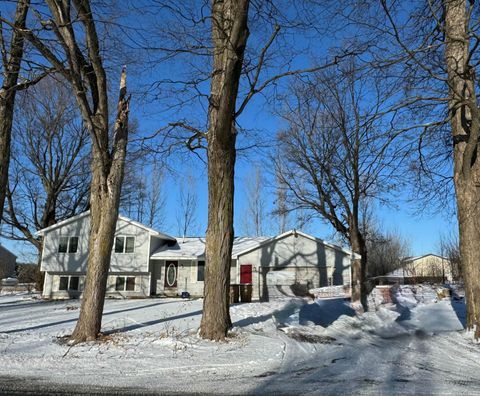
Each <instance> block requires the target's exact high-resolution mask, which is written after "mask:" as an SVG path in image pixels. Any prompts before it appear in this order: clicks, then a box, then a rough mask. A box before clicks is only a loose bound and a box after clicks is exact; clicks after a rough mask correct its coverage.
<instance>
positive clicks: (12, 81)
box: [0, 0, 30, 219]
mask: <svg viewBox="0 0 480 396" xmlns="http://www.w3.org/2000/svg"><path fill="white" fill-rule="evenodd" d="M29 6H30V1H29V0H19V1H18V2H17V8H16V11H15V16H14V20H13V28H12V29H11V31H12V34H11V40H10V46H8V45H7V42H6V38H5V31H4V26H3V24H1V23H0V51H1V55H2V85H1V87H0V219H1V218H2V214H3V206H4V203H5V192H6V187H7V183H8V167H9V162H10V141H11V134H12V125H13V114H14V108H15V95H16V93H17V91H18V89H19V88H20V86H21V84H18V79H19V75H20V67H21V62H22V59H23V54H24V37H23V35H22V34H20V33H19V32H18V30H17V29H24V28H25V24H26V21H27V13H28V8H29Z"/></svg>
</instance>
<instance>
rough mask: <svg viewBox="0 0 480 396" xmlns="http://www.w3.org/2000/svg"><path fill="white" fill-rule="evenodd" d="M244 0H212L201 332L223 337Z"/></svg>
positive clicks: (228, 324)
mask: <svg viewBox="0 0 480 396" xmlns="http://www.w3.org/2000/svg"><path fill="white" fill-rule="evenodd" d="M248 7H249V0H224V1H222V0H213V2H212V40H213V46H214V54H213V73H212V80H211V94H210V103H209V109H208V118H209V119H208V121H209V129H208V136H207V142H208V147H207V157H208V228H207V235H206V253H205V254H206V265H205V288H204V301H203V315H202V321H201V325H200V336H201V337H202V338H206V339H211V340H223V339H225V337H226V335H227V332H228V329H229V328H230V327H231V324H232V323H231V319H230V312H229V286H230V265H231V261H232V245H233V237H234V231H233V197H234V170H235V158H236V149H235V142H236V130H235V125H234V123H235V105H236V100H237V95H238V85H239V80H240V73H241V69H242V62H243V55H244V51H245V46H246V44H247V38H248V27H247V20H248Z"/></svg>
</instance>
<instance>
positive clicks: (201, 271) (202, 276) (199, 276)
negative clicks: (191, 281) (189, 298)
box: [197, 261, 205, 282]
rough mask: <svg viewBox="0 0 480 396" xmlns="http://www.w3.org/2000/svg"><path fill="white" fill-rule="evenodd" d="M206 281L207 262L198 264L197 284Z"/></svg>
mask: <svg viewBox="0 0 480 396" xmlns="http://www.w3.org/2000/svg"><path fill="white" fill-rule="evenodd" d="M204 280H205V261H198V262H197V282H203V281H204Z"/></svg>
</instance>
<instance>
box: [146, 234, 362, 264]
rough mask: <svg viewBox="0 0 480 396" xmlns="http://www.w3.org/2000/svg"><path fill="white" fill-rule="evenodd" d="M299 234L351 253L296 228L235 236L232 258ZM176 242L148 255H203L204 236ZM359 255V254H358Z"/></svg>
mask: <svg viewBox="0 0 480 396" xmlns="http://www.w3.org/2000/svg"><path fill="white" fill-rule="evenodd" d="M292 234H293V235H301V236H303V237H305V238H309V239H311V240H313V241H315V242H318V243H321V244H323V245H325V246H328V247H330V248H332V249H336V250H340V251H342V252H344V253H346V254H349V255H351V254H352V252H351V251H350V250H348V249H345V248H342V247H340V246H337V245H333V244H331V243H328V242H325V241H324V240H322V239H319V238H316V237H314V236H311V235H308V234H305V233H303V232H301V231H298V230H290V231H287V232H285V233H283V234H280V235H277V236H276V237H273V238H271V237H237V238H235V239H234V240H233V248H232V258H234V259H237V258H238V256H241V255H243V254H246V253H249V252H251V251H253V250H255V249H258V248H259V247H261V246H264V245H266V244H269V243H271V242H274V241H277V240H279V239H282V238H285V237H287V236H289V235H292ZM176 240H177V243H176V244H175V245H173V246H162V247H161V248H160V249H158V250H157V251H155V252H154V253H153V254H152V255H151V256H150V257H151V258H152V259H178V258H183V259H191V260H192V259H196V258H199V257H202V258H203V257H205V238H204V237H188V238H187V237H186V238H182V237H177V238H176ZM357 256H358V255H357ZM358 257H360V256H358Z"/></svg>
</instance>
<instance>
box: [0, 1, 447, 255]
mask: <svg viewBox="0 0 480 396" xmlns="http://www.w3.org/2000/svg"><path fill="white" fill-rule="evenodd" d="M190 3H191V4H195V1H193V2H190ZM139 4H140V2H139ZM158 16H159V15H156V17H158ZM150 18H151V20H146V19H144V20H143V22H144V23H145V25H148V24H150V23H151V26H153V24H154V21H153V19H154V18H155V16H150ZM126 21H127V22H128V23H130V22H132V21H131V20H130V19H129V17H127V19H126ZM256 27H258V26H256ZM270 31H271V29H270V28H269V27H268V26H264V27H261V28H259V30H258V31H257V30H255V29H252V35H251V38H249V45H250V46H251V48H255V49H256V50H257V51H258V49H259V48H261V47H262V40H264V39H265V37H268V35H269V34H270ZM292 37H293V36H289V35H285V36H284V37H282V41H281V42H280V44H278V45H279V47H278V48H279V49H282V48H284V46H285V45H287V46H288V45H292V47H295V49H296V52H297V54H296V57H295V59H294V61H293V62H292V64H291V65H295V66H297V67H298V66H301V67H303V66H305V65H308V64H310V63H311V62H312V58H313V57H314V56H319V57H324V58H325V57H326V56H327V55H326V54H327V53H328V46H329V45H330V44H331V41H329V40H328V39H325V38H322V39H321V40H319V39H318V37H315V36H312V35H310V33H308V32H307V33H305V34H304V35H303V36H301V37H298V36H295V37H293V39H292ZM263 42H264V41H263ZM282 46H283V47H282ZM130 55H132V54H130ZM116 56H118V54H116ZM152 57H153V58H155V55H152ZM322 59H323V58H322ZM325 59H326V58H325ZM183 60H184V58H179V59H174V60H173V61H171V62H166V63H164V64H159V65H157V66H152V67H146V68H145V69H144V70H143V69H142V71H141V72H139V71H138V66H139V63H141V62H142V61H143V58H139V59H133V60H132V59H130V62H131V64H129V66H128V68H129V69H128V70H129V84H130V85H129V86H130V89H131V90H132V91H133V98H132V116H133V117H134V118H135V119H136V120H138V123H139V127H140V128H139V129H140V130H142V131H143V132H145V133H151V132H153V131H155V130H157V129H158V128H159V127H161V126H163V125H165V124H166V123H168V122H171V121H175V120H177V119H186V120H188V121H191V122H192V123H193V124H195V125H196V126H201V125H202V124H204V123H205V120H206V118H205V99H203V100H202V99H199V100H192V101H191V102H190V103H188V106H186V107H185V108H182V109H179V108H167V106H168V105H171V104H172V100H173V99H172V97H170V96H168V94H164V93H162V92H161V93H160V100H156V99H152V96H155V95H157V92H150V93H151V94H152V95H147V96H148V97H146V96H145V95H144V90H145V86H148V84H150V83H152V82H153V81H156V80H158V79H159V76H162V77H168V78H174V77H178V76H184V75H185V74H186V72H187V71H188V69H187V68H185V67H184V66H180V67H179V64H180V65H181V63H182V61H183ZM139 61H140V62H139ZM189 61H192V63H194V64H195V65H197V66H199V65H200V66H203V69H205V70H208V65H207V64H203V63H202V62H203V60H201V59H200V60H196V59H195V60H192V59H190V60H189ZM281 61H282V59H281V58H279V57H276V58H274V59H272V63H271V65H272V66H271V69H269V70H270V72H275V71H276V70H278V67H277V66H278V65H279V64H281ZM123 63H127V61H126V60H124V59H121V58H116V59H115V60H113V61H112V63H111V64H109V66H110V67H111V68H112V69H113V70H115V68H118V71H119V70H120V65H121V64H123ZM291 65H290V66H291ZM113 75H115V73H114V74H113ZM111 85H112V87H113V92H115V87H116V86H117V80H116V77H112V84H111ZM283 87H284V85H283ZM200 88H201V89H202V90H203V91H204V92H208V82H207V83H204V84H202V85H201V86H200ZM281 88H282V86H280V88H279V89H280V90H281ZM115 96H116V95H114V96H113V97H115ZM272 96H273V93H272V91H266V93H265V96H264V97H262V96H259V97H258V98H256V99H255V100H253V101H252V102H251V103H250V104H249V107H247V110H246V111H245V112H244V113H243V114H242V115H241V117H240V119H239V122H240V124H241V126H242V127H245V128H248V129H255V130H256V131H257V132H258V134H260V135H261V136H264V137H266V138H267V139H273V137H274V136H275V134H276V133H277V132H278V130H279V128H281V126H282V124H281V123H280V122H279V120H278V119H277V118H276V117H275V116H274V115H273V114H272V113H273V112H272V107H271V104H270V103H269V102H270V99H271V98H272ZM244 143H245V139H244V138H242V137H240V138H239V142H238V145H239V146H241V145H242V144H244ZM247 143H248V142H247ZM153 144H156V143H153ZM265 157H266V152H265V151H254V150H252V151H251V152H250V153H247V156H246V157H244V156H239V158H238V161H237V168H236V179H235V182H236V196H235V229H236V230H237V234H241V233H242V222H243V219H244V217H245V204H246V199H245V189H244V185H245V179H246V178H249V177H252V174H253V170H254V165H255V164H260V165H261V166H262V167H263V169H264V177H265V178H266V179H267V184H268V185H270V189H267V190H266V191H265V200H266V203H267V211H270V210H272V208H273V201H274V198H273V193H272V189H271V187H272V186H273V184H274V183H273V180H272V178H271V175H270V172H269V171H271V169H268V168H269V166H268V162H267V161H265ZM167 161H168V162H169V163H170V164H172V165H173V167H174V168H175V171H176V172H179V173H180V174H184V175H185V174H191V175H194V176H195V178H196V188H197V192H198V198H199V205H198V214H197V221H198V230H199V231H200V233H201V234H203V232H204V231H205V230H206V222H207V213H206V211H207V180H206V170H205V166H204V165H203V164H202V163H201V162H200V161H199V160H198V159H196V158H195V157H194V156H192V155H191V156H190V157H185V156H184V155H182V156H177V155H176V154H175V155H174V156H172V157H171V158H169V159H168V160H167ZM163 187H164V191H165V192H166V195H167V196H168V200H167V208H166V211H165V212H166V213H167V225H166V227H167V229H164V230H162V231H164V232H166V233H170V234H176V230H177V227H176V220H175V217H176V204H177V200H178V190H179V183H178V177H177V176H175V175H171V176H170V177H167V179H166V181H165V184H164V186H163ZM406 194H407V193H406ZM405 198H406V197H405ZM415 209H417V208H414V207H413V206H412V205H410V204H409V203H407V201H406V199H405V200H400V201H397V202H396V208H395V209H393V208H390V207H385V206H381V207H377V208H376V213H375V215H376V217H377V219H378V222H379V223H380V225H381V227H382V229H383V230H385V231H389V230H396V231H398V232H399V233H400V234H401V235H403V236H404V237H405V238H407V239H408V240H409V241H410V243H411V248H412V254H415V255H419V254H423V253H427V252H438V250H439V248H438V240H439V236H440V235H441V234H442V233H450V231H451V230H454V229H455V228H456V219H455V217H454V216H453V215H452V214H451V211H450V210H445V211H444V212H443V213H437V214H431V213H427V212H425V213H424V214H423V215H421V216H420V215H415V214H414V211H415ZM306 228H307V229H306V230H305V231H306V232H308V233H311V234H313V235H316V236H318V237H320V238H325V239H331V238H332V237H333V236H334V235H333V231H332V229H331V227H329V226H327V225H325V224H324V223H322V222H321V221H320V220H314V221H312V223H311V224H309V225H308V226H307V227H306ZM273 231H274V230H273V229H272V230H270V233H273ZM2 243H3V244H4V245H5V246H7V247H8V248H10V249H11V250H12V251H14V252H15V253H16V254H18V255H19V256H20V257H21V260H23V259H28V257H26V255H25V253H24V252H26V249H25V247H24V246H22V245H21V244H18V243H16V244H15V243H12V242H11V241H6V240H3V241H2Z"/></svg>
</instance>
